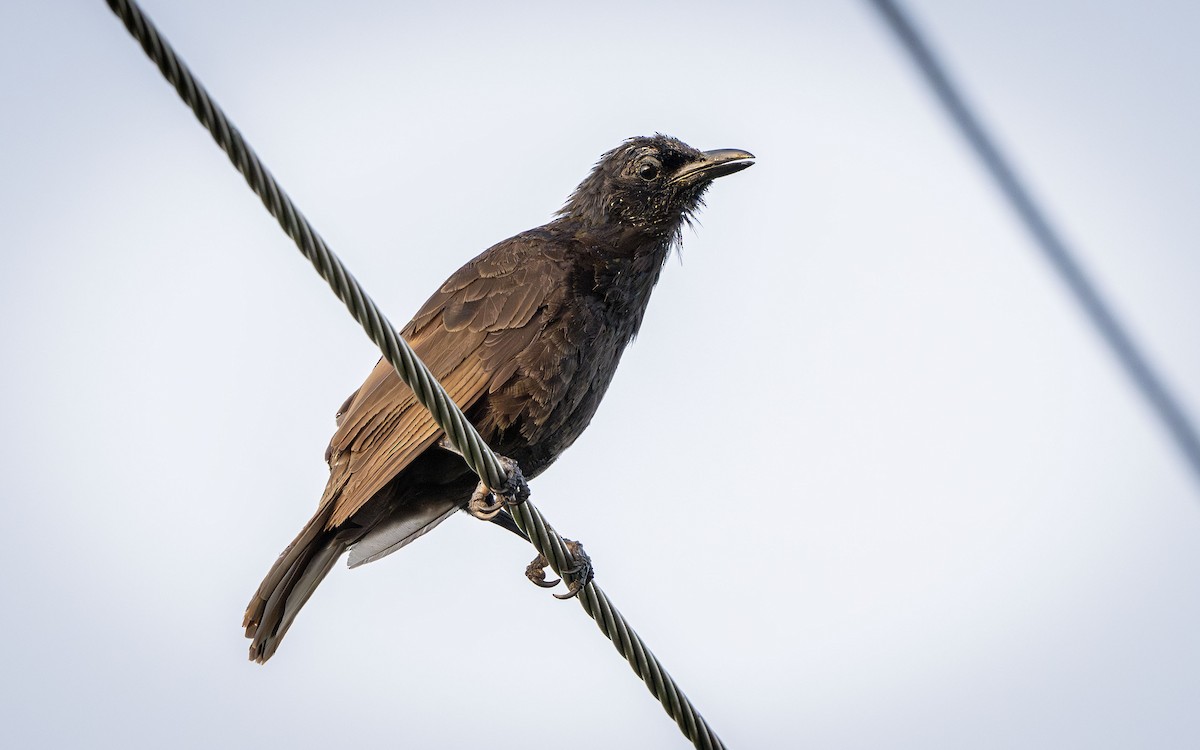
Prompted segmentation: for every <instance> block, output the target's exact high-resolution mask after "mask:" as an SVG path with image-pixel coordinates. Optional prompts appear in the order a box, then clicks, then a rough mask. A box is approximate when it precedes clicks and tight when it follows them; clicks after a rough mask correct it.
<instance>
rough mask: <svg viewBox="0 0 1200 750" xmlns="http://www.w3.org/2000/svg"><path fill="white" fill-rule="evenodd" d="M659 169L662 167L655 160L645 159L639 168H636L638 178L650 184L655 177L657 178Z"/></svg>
mask: <svg viewBox="0 0 1200 750" xmlns="http://www.w3.org/2000/svg"><path fill="white" fill-rule="evenodd" d="M661 168H662V165H660V164H659V163H658V160H657V159H647V160H646V161H644V162H642V165H641V166H640V167H638V169H637V173H638V177H641V178H642V179H643V180H645V181H646V182H650V181H651V180H653V179H654V178H655V177H658V172H659V170H660V169H661Z"/></svg>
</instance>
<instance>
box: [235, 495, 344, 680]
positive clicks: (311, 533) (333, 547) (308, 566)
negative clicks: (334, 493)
mask: <svg viewBox="0 0 1200 750" xmlns="http://www.w3.org/2000/svg"><path fill="white" fill-rule="evenodd" d="M330 506H332V504H330ZM328 517H329V513H328V511H325V512H319V513H317V515H315V516H314V517H313V518H312V520H310V521H309V522H308V524H306V525H305V527H304V528H303V529H302V530H301V531H300V534H299V535H298V536H297V537H296V538H295V540H293V541H292V543H291V544H289V545H288V546H287V549H285V550H284V551H283V552H282V553H281V554H280V555H279V558H278V559H276V561H275V564H274V565H272V566H271V569H270V570H269V571H268V572H267V576H266V578H264V579H263V582H262V584H260V585H259V587H258V591H256V592H255V594H254V596H253V598H251V599H250V604H249V605H248V606H247V607H246V616H245V617H244V618H243V620H242V626H243V627H245V628H246V637H247V638H251V639H253V640H252V641H251V643H250V659H251V660H253V661H256V662H258V663H259V664H262V663H264V662H266V660H267V659H270V658H271V655H272V654H274V653H275V650H276V649H277V648H279V642H280V641H281V640H282V639H283V636H284V634H285V633H287V630H288V628H289V627H291V625H292V621H293V620H295V619H296V614H297V613H299V611H300V608H301V607H303V606H304V603H305V602H307V601H308V598H309V597H310V596H312V593H313V591H314V590H315V589H316V588H317V584H319V583H320V582H321V581H322V580H323V579H324V578H325V576H326V575H327V574H328V573H329V571H330V570H331V569H332V568H333V564H334V563H335V562H337V559H338V558H339V557H341V555H342V553H343V552H345V551H346V547H347V543H346V542H345V541H342V540H340V539H339V534H338V533H337V531H335V530H327V529H326V528H325V524H326V521H327V520H328Z"/></svg>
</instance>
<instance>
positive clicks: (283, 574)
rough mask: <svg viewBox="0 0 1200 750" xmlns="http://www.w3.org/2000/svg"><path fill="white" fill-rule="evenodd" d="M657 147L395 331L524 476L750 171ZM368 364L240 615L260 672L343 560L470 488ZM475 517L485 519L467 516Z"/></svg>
mask: <svg viewBox="0 0 1200 750" xmlns="http://www.w3.org/2000/svg"><path fill="white" fill-rule="evenodd" d="M753 158H754V157H753V155H752V154H749V153H747V152H745V151H736V150H720V151H705V152H700V151H697V150H696V149H694V148H692V147H691V146H688V145H687V144H685V143H683V142H681V141H679V140H676V139H674V138H669V137H667V136H662V135H658V136H654V137H644V138H631V139H629V140H627V141H626V142H625V143H623V144H621V145H620V146H618V147H617V148H615V149H613V150H612V151H609V152H608V153H607V154H605V155H604V156H603V157H601V159H600V162H599V163H598V164H597V165H596V167H595V168H594V169H593V170H592V172H591V174H590V175H588V177H587V178H586V179H585V180H584V181H583V182H582V183H580V185H579V187H578V188H577V189H576V190H575V192H574V193H573V194H572V195H571V197H570V198H569V199H568V200H567V203H566V205H565V206H564V207H563V208H562V210H561V211H559V212H558V215H557V218H555V219H554V220H553V221H551V222H550V223H549V224H546V225H545V226H541V227H538V228H537V229H531V230H529V231H528V232H523V233H522V234H519V235H517V236H516V237H513V238H511V239H508V240H505V241H504V242H501V243H500V244H498V245H495V246H493V247H491V248H489V249H488V250H486V251H484V252H483V254H481V255H480V256H478V257H477V258H475V259H474V260H472V261H471V262H469V263H467V264H466V265H465V266H463V267H462V268H460V269H459V270H458V271H457V272H456V273H455V274H454V275H453V276H451V277H450V279H449V280H448V281H446V283H445V284H443V285H442V287H441V288H440V289H439V290H438V291H437V292H436V293H435V294H434V295H433V296H432V297H431V298H430V299H429V301H428V302H426V303H425V306H424V307H422V308H421V310H420V312H418V313H417V314H416V317H414V318H413V319H412V322H410V323H409V324H408V325H407V326H405V327H404V329H403V331H402V334H403V336H404V338H405V339H407V340H408V343H409V344H411V345H412V348H413V349H414V350H415V351H416V352H417V354H418V355H419V356H420V357H421V359H422V360H424V362H425V364H426V365H428V366H429V369H430V371H432V372H433V374H434V376H435V377H437V379H438V380H439V381H440V382H441V383H442V385H443V386H445V388H446V391H447V392H448V393H449V394H450V397H451V398H453V399H454V401H455V403H457V404H458V405H459V406H460V407H461V408H462V410H463V412H464V413H465V414H466V415H467V417H468V418H469V419H470V420H471V423H472V424H474V425H475V427H476V428H477V429H478V430H479V433H480V434H481V435H482V436H483V438H484V440H486V441H487V443H488V445H490V446H491V447H492V448H493V450H495V451H496V452H497V453H498V454H501V455H503V456H507V457H508V458H511V459H513V460H515V461H516V462H517V463H518V465H519V466H520V468H521V469H522V471H523V472H524V475H525V476H526V477H529V478H533V477H536V476H537V475H538V474H540V473H541V472H542V471H543V470H545V469H546V467H548V466H549V465H550V464H552V463H553V462H554V460H555V459H556V458H558V456H559V454H560V453H562V452H563V451H564V450H566V448H567V447H568V446H570V445H571V443H573V442H575V439H576V438H578V437H579V435H580V433H582V432H583V429H584V428H585V427H587V425H588V423H589V422H590V421H591V419H592V415H593V414H595V413H596V407H597V406H599V404H600V399H601V398H602V397H603V396H604V392H605V390H606V389H607V388H608V384H609V382H610V381H611V380H612V376H613V373H614V372H615V371H616V369H617V363H618V362H619V361H620V359H621V353H622V352H623V351H624V350H625V347H626V345H628V344H629V342H630V341H631V340H632V339H633V337H634V335H635V334H637V331H638V327H639V326H640V325H641V323H642V316H643V315H644V314H645V312H646V304H647V302H648V301H649V299H650V292H651V290H653V289H654V285H655V283H656V282H657V281H658V277H659V274H660V273H661V272H662V268H663V264H664V262H665V261H666V259H667V256H668V254H669V252H670V250H671V248H672V247H674V246H675V245H677V244H678V242H679V241H680V233H681V230H682V228H683V225H684V224H686V223H687V222H688V221H689V219H690V217H691V215H692V212H693V211H695V210H696V209H697V208H699V207H700V205H701V204H702V197H703V195H704V191H705V190H706V189H707V188H708V186H709V184H710V183H711V182H712V180H714V179H715V178H717V177H721V176H723V175H728V174H733V173H734V172H738V171H741V170H742V169H745V168H746V167H748V166H750V165H751V164H753V161H752V159H753ZM442 437H443V433H442V431H441V429H439V428H438V426H437V424H436V423H435V422H434V420H433V418H432V417H431V416H430V415H429V414H428V412H426V410H425V409H424V407H422V406H421V405H420V404H418V403H417V401H416V398H415V397H414V396H413V393H412V391H411V390H409V388H408V386H407V385H405V384H404V383H403V382H401V380H400V378H399V377H398V376H397V375H396V373H395V371H394V370H393V369H392V366H391V365H390V364H388V363H387V362H386V361H383V360H381V361H380V362H379V364H377V365H376V366H375V369H374V370H373V371H372V372H371V374H370V375H369V376H368V377H367V380H366V382H365V383H363V384H362V386H361V387H360V388H359V389H358V390H357V391H355V392H354V393H353V394H351V395H350V397H349V398H348V399H346V402H345V403H344V404H343V405H342V408H341V409H339V410H338V414H337V432H336V433H334V436H333V439H332V440H331V441H330V443H329V449H328V450H327V451H326V453H325V460H326V462H327V463H328V464H329V472H330V474H329V483H328V484H327V485H326V487H325V493H324V495H322V496H321V503H320V506H319V507H318V508H317V512H316V515H314V516H313V517H312V519H311V520H310V521H309V522H308V524H307V525H305V527H304V528H303V529H302V530H301V531H300V534H299V535H298V536H297V537H296V539H295V540H294V541H293V542H292V543H291V544H290V545H288V547H287V549H285V550H284V551H283V553H282V554H281V555H280V556H279V558H278V559H277V560H276V561H275V564H274V565H273V566H272V567H271V570H270V571H269V572H268V573H267V577H266V578H265V579H264V580H263V582H262V585H260V586H259V587H258V591H257V592H255V594H254V597H253V598H252V599H251V600H250V605H249V606H248V607H247V608H246V616H245V620H244V622H243V625H244V626H245V628H246V637H247V638H252V639H253V642H252V643H251V645H250V658H251V659H253V660H255V661H258V662H265V661H266V660H267V659H269V658H271V655H272V654H273V653H275V649H276V648H278V646H279V642H280V640H281V639H282V638H283V636H284V634H285V633H286V632H287V629H288V627H289V626H291V624H292V620H294V619H295V617H296V613H297V612H298V611H299V610H300V608H301V607H302V606H304V603H305V602H306V601H307V600H308V597H309V596H311V595H312V592H313V590H314V589H315V588H316V587H317V584H319V583H320V582H321V580H322V579H323V578H324V577H325V575H326V574H327V573H328V572H329V570H330V568H332V567H333V564H334V562H336V561H337V559H338V558H339V557H340V556H341V555H342V553H343V552H345V551H346V550H349V551H350V567H352V568H353V567H356V566H358V565H362V564H364V563H368V562H372V561H374V560H378V559H379V558H381V557H384V556H385V555H388V554H390V553H391V552H394V551H395V550H397V549H399V548H400V547H403V546H404V545H406V544H408V543H409V542H411V541H412V540H414V539H416V538H417V537H419V536H421V535H422V534H424V533H425V532H427V531H429V530H430V529H432V528H433V527H434V526H437V525H438V524H439V523H441V522H442V521H444V520H445V519H446V518H447V517H449V516H450V515H451V514H452V513H454V512H455V511H458V510H462V509H464V508H466V506H467V504H468V500H469V499H470V498H471V497H472V491H473V490H474V489H475V487H476V484H477V478H476V477H475V475H474V474H473V473H472V472H471V470H470V469H469V468H468V467H467V465H466V463H465V462H464V461H463V460H462V458H461V457H460V456H458V455H457V454H455V453H453V452H452V451H450V450H447V449H446V448H445V447H444V446H443V445H439V441H440V440H441V438H442ZM477 515H486V514H482V513H477Z"/></svg>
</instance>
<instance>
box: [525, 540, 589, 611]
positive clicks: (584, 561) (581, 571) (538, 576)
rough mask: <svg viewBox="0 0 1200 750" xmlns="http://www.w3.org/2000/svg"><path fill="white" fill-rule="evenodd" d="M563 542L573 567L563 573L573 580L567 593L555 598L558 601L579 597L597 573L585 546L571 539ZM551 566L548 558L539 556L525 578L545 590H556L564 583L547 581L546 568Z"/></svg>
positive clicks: (555, 580) (530, 566)
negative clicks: (556, 587)
mask: <svg viewBox="0 0 1200 750" xmlns="http://www.w3.org/2000/svg"><path fill="white" fill-rule="evenodd" d="M563 542H564V543H565V544H566V548H567V554H568V555H569V556H570V557H569V558H568V560H569V562H570V563H571V566H570V567H569V568H564V569H563V571H562V573H563V575H564V576H567V577H568V578H570V579H571V580H570V581H568V582H567V593H565V594H555V595H554V597H555V598H556V599H571V598H573V597H575V596H578V595H579V592H580V591H582V590H583V587H584V586H586V585H588V584H589V583H591V581H592V578H594V577H595V575H596V571H595V569H594V568H593V567H592V558H590V557H588V554H587V553H586V552H584V551H583V544H582V543H581V542H575V541H571V540H570V539H563ZM549 565H550V561H549V560H548V559H546V556H545V555H541V554H539V555H538V556H537V557H536V558H534V560H533V562H531V563H529V567H527V568H525V577H526V578H528V579H529V580H530V581H533V583H534V584H535V585H537V586H541V587H542V588H544V589H549V588H554V587H555V586H557V585H558V584H560V583H562V581H560V580H559V579H557V578H556V579H554V580H553V581H547V580H546V568H547V567H549Z"/></svg>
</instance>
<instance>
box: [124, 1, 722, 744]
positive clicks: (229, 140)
mask: <svg viewBox="0 0 1200 750" xmlns="http://www.w3.org/2000/svg"><path fill="white" fill-rule="evenodd" d="M106 2H107V3H108V7H109V8H110V9H111V10H112V11H113V13H115V14H116V15H117V17H119V18H120V19H121V20H122V22H124V24H125V28H126V29H128V31H129V33H130V34H131V35H132V36H133V38H134V39H136V40H137V41H138V42H139V43H140V44H141V45H142V49H143V50H144V51H145V52H146V55H147V56H149V57H150V59H151V60H153V61H154V63H155V64H156V65H157V66H158V69H159V70H160V71H161V72H162V74H163V77H165V78H166V79H167V81H168V82H170V83H171V85H172V86H174V87H175V90H176V91H177V92H178V93H179V96H180V98H182V99H183V101H184V102H185V103H186V104H187V105H188V106H189V107H191V109H192V111H193V112H194V113H195V114H196V117H197V119H199V120H200V122H201V123H202V124H203V125H204V127H205V128H207V129H208V131H209V132H210V133H211V134H212V137H213V139H214V140H215V141H216V142H217V145H219V146H220V147H221V149H222V150H224V151H225V153H226V154H227V155H228V156H229V160H230V161H231V162H233V165H234V166H235V167H237V170H238V171H239V172H241V173H242V176H243V177H245V178H246V182H247V183H248V184H249V185H250V189H251V190H253V191H254V193H255V194H256V195H258V197H259V198H260V199H262V202H263V205H264V206H266V208H267V211H268V212H269V213H270V214H271V215H272V216H274V217H275V219H276V220H277V221H278V222H279V226H280V227H282V228H283V231H284V232H285V233H286V234H287V235H288V236H289V237H291V238H292V240H293V241H294V242H295V243H296V246H297V247H299V248H300V252H301V253H303V255H304V257H306V258H308V259H309V261H310V262H312V264H313V266H314V267H315V268H316V269H317V273H319V274H320V275H321V278H323V279H325V281H326V282H328V283H329V286H330V287H331V288H332V289H333V292H334V294H336V295H337V296H338V299H340V300H342V302H343V303H344V304H345V305H346V307H347V308H348V309H349V310H350V314H351V315H353V316H354V319H355V320H357V321H358V322H359V323H360V324H361V325H362V327H363V329H364V330H366V332H367V335H368V336H370V338H371V340H372V341H374V342H375V344H376V345H377V346H379V348H380V350H381V351H382V352H383V356H384V357H385V358H386V359H387V360H388V362H390V363H391V364H392V366H393V367H395V368H396V373H397V374H398V375H399V376H400V378H401V379H402V380H403V381H404V382H405V383H407V384H408V385H409V387H410V388H412V389H413V392H414V393H416V396H417V399H418V400H419V401H420V402H421V404H422V405H423V406H424V407H425V408H426V409H428V410H429V412H430V414H432V415H433V418H434V419H435V420H436V421H437V423H438V425H439V426H440V427H441V428H442V429H443V430H444V431H445V433H446V435H447V437H448V438H449V439H450V441H451V442H452V443H453V445H454V447H455V448H456V449H458V451H459V452H460V453H461V454H462V455H463V458H464V459H465V460H466V462H467V464H468V465H470V467H471V469H472V470H473V471H474V472H475V473H476V474H478V475H479V477H480V478H481V479H482V480H483V481H484V482H485V483H486V484H487V486H488V487H489V488H493V489H495V488H501V487H504V486H505V484H506V482H507V479H508V477H507V472H506V471H505V469H504V467H503V466H502V465H501V464H500V462H499V460H498V459H497V457H496V454H495V453H493V452H492V450H491V448H489V447H488V445H487V443H485V442H484V440H483V438H482V437H480V435H479V433H478V432H477V431H476V430H475V427H474V426H473V425H472V424H471V423H470V422H468V421H467V419H466V417H465V416H464V415H463V413H462V411H461V410H460V409H459V408H458V406H457V405H456V404H455V403H454V401H453V400H452V399H451V398H450V397H449V396H448V395H447V394H446V391H445V390H444V389H443V388H442V386H441V384H440V383H438V381H437V379H436V378H434V377H433V374H432V373H430V372H429V369H428V368H427V367H426V366H425V364H424V363H423V362H422V361H421V360H420V358H419V357H417V355H416V353H415V352H413V350H412V349H411V348H410V347H409V345H408V343H407V342H406V341H404V339H403V337H401V336H400V335H399V334H397V333H396V330H395V328H394V327H393V326H392V324H391V323H389V322H388V320H387V318H386V317H385V316H384V314H383V312H382V311H380V309H379V308H378V307H377V306H376V305H375V303H374V302H373V301H372V300H371V298H370V297H368V296H367V294H366V292H364V291H363V288H362V286H361V285H359V283H358V281H357V280H356V279H355V278H354V277H353V276H352V275H351V274H350V272H349V271H347V270H346V267H345V266H343V265H342V262H341V260H339V259H338V257H337V256H336V255H334V254H333V252H332V251H330V249H329V248H328V246H326V244H325V241H324V240H322V239H321V236H320V235H318V234H317V232H316V230H314V229H313V228H312V226H311V225H310V224H309V223H308V220H307V219H306V218H304V215H303V214H301V213H300V211H299V209H297V208H296V206H295V205H294V204H293V203H292V201H291V199H290V198H288V196H287V194H286V193H285V192H284V191H283V189H282V188H280V187H279V184H278V183H277V182H276V181H275V178H274V177H272V176H271V173H270V172H268V171H267V169H266V168H265V167H264V166H263V165H262V162H261V161H260V160H259V158H258V156H257V155H256V154H255V153H254V151H253V149H251V148H250V146H249V145H247V144H246V141H245V139H243V138H242V135H241V133H239V132H238V130H237V128H235V127H234V126H233V124H232V123H231V122H230V121H229V119H228V118H227V117H226V116H225V113H224V112H223V111H222V110H221V108H220V107H218V106H217V105H216V103H215V102H213V100H212V98H211V97H210V96H209V95H208V92H207V91H206V90H205V89H204V87H203V86H202V85H201V84H200V83H199V82H198V81H196V79H195V77H193V75H192V73H191V71H190V70H189V69H188V68H187V66H186V65H184V63H183V61H181V60H180V59H179V57H178V56H177V55H176V54H175V51H174V50H173V49H172V48H171V46H170V45H169V44H168V43H167V41H166V40H165V39H163V38H162V36H161V35H160V34H159V33H158V29H157V28H155V26H154V25H153V24H152V23H151V22H150V20H149V19H147V18H146V16H145V15H144V14H143V13H142V11H141V9H140V8H139V7H138V6H137V4H136V3H135V2H133V0H106ZM510 510H511V512H512V515H513V518H514V519H515V520H516V522H517V525H518V526H519V527H520V529H521V530H522V531H524V532H525V534H526V536H528V537H529V540H530V543H531V544H533V546H534V547H535V548H536V549H537V550H538V552H539V553H540V554H542V555H545V556H546V558H547V559H548V560H549V561H550V565H551V567H553V568H554V570H555V571H556V572H557V573H558V574H559V575H560V576H562V578H563V580H564V581H566V582H568V583H569V582H571V581H573V580H574V574H573V573H572V572H570V571H572V570H573V565H574V561H573V560H572V558H571V556H570V554H569V553H568V552H567V549H566V544H565V543H564V542H563V539H562V537H561V536H559V535H558V533H557V532H555V531H554V529H553V528H551V527H550V525H549V524H548V523H546V520H545V519H544V518H543V517H542V514H541V513H540V512H539V511H538V509H537V508H536V507H534V505H533V503H530V502H528V501H526V502H524V503H522V504H520V505H516V506H513V507H512V508H511V509H510ZM578 599H579V602H580V604H581V605H582V606H583V609H584V611H585V612H587V614H588V615H589V616H590V617H591V618H592V619H593V620H595V621H596V625H597V626H598V627H599V628H600V631H601V632H602V633H604V635H605V636H606V637H607V638H608V639H609V640H610V641H612V643H613V646H614V647H615V648H616V649H617V652H618V653H619V654H621V656H622V657H624V658H625V659H626V660H627V661H628V662H629V665H630V667H632V669H633V671H634V674H636V675H637V676H638V677H640V678H641V679H642V681H643V682H645V683H646V688H647V689H648V690H649V691H650V693H651V694H652V695H653V696H654V697H655V698H657V699H658V700H659V702H660V703H662V706H663V710H665V711H666V712H667V715H668V716H670V717H671V718H672V719H674V720H675V722H676V724H678V725H679V729H680V731H681V732H682V733H683V735H684V736H685V737H687V738H688V739H689V740H690V741H691V742H692V744H693V745H695V747H697V748H700V749H701V750H723V748H724V747H725V746H724V744H722V742H721V740H720V739H719V738H718V737H717V735H716V733H715V732H713V731H712V729H711V728H710V727H709V726H708V723H707V722H706V721H705V720H704V717H702V716H701V715H700V714H699V713H698V712H697V711H696V709H695V707H694V706H693V705H692V703H691V701H689V700H688V698H687V696H685V695H684V694H683V692H682V691H681V690H680V689H679V686H678V685H676V684H675V681H674V680H673V679H672V678H671V676H670V675H669V674H667V672H666V670H665V669H663V667H662V663H661V662H659V660H658V658H657V657H655V656H654V654H653V653H652V652H651V651H650V649H649V648H647V647H646V644H645V643H644V642H643V641H642V639H641V637H639V636H638V634H637V633H636V632H635V631H634V630H633V628H631V627H630V626H629V623H628V622H627V621H626V620H625V618H624V617H623V616H622V615H621V613H620V612H619V611H617V608H616V607H614V606H613V605H612V602H611V601H609V599H608V596H607V595H606V594H605V593H604V592H603V591H602V590H601V589H600V588H599V587H598V586H596V585H595V584H594V583H593V582H590V581H589V582H588V583H587V584H586V585H585V586H583V588H582V589H581V590H580V591H579V594H578Z"/></svg>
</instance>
